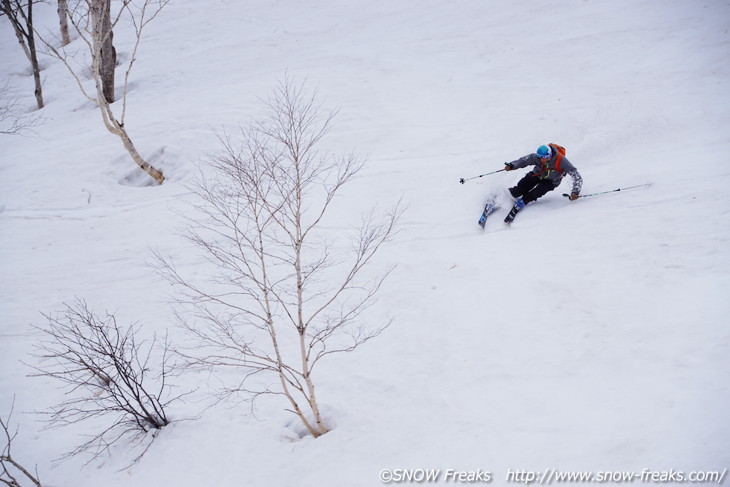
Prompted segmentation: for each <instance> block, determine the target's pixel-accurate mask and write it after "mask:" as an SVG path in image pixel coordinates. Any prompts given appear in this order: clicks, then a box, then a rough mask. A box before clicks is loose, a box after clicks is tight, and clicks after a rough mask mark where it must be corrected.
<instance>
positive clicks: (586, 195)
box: [563, 183, 651, 198]
mask: <svg viewBox="0 0 730 487" xmlns="http://www.w3.org/2000/svg"><path fill="white" fill-rule="evenodd" d="M650 185H651V183H646V184H637V185H636V186H629V187H628V188H618V189H612V190H610V191H601V192H600V193H591V194H582V195H579V196H578V198H588V197H589V196H598V195H599V194H607V193H616V192H617V191H628V190H629V189H636V188H643V187H646V186H650ZM563 196H565V197H566V198H567V197H568V196H570V195H569V194H568V193H563Z"/></svg>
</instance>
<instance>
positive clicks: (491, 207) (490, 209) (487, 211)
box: [479, 201, 499, 228]
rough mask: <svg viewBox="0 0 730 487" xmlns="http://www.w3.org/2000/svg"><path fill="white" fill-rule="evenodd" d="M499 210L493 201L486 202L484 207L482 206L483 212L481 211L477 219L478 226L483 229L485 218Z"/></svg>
mask: <svg viewBox="0 0 730 487" xmlns="http://www.w3.org/2000/svg"><path fill="white" fill-rule="evenodd" d="M498 209H499V206H497V205H496V204H495V203H494V201H488V202H487V204H486V205H484V211H482V216H480V217H479V226H480V227H482V228H484V225H486V223H487V217H488V216H489V215H491V214H492V213H494V212H495V211H497V210H498Z"/></svg>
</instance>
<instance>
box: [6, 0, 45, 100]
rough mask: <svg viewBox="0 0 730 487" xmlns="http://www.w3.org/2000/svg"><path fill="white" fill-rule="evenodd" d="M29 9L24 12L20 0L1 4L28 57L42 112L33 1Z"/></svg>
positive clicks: (28, 6) (36, 95)
mask: <svg viewBox="0 0 730 487" xmlns="http://www.w3.org/2000/svg"><path fill="white" fill-rule="evenodd" d="M27 8H28V13H26V12H24V11H23V5H22V4H21V2H20V1H18V0H14V1H13V2H11V1H10V0H2V3H0V11H2V13H4V14H5V15H6V16H7V17H8V19H9V20H10V23H11V24H12V25H13V30H14V31H15V36H16V37H17V38H18V43H19V44H20V47H21V48H22V49H23V52H25V55H26V56H27V57H28V61H30V66H31V69H32V71H33V79H34V81H35V98H36V102H37V104H38V109H39V110H40V109H41V108H43V107H44V105H45V104H44V102H43V85H42V84H41V68H40V65H39V64H38V56H37V55H36V47H35V31H34V30H33V0H28V4H27ZM26 41H27V42H26Z"/></svg>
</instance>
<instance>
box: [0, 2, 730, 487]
mask: <svg viewBox="0 0 730 487" xmlns="http://www.w3.org/2000/svg"><path fill="white" fill-rule="evenodd" d="M52 3H53V2H52ZM35 15H36V22H37V23H38V24H39V25H40V26H41V29H43V30H55V29H56V23H57V16H56V12H55V3H54V5H48V4H47V5H44V4H41V5H37V6H36V12H35ZM729 28H730V2H727V1H724V0H718V1H686V0H614V1H595V0H583V1H579V0H571V1H557V0H549V1H544V2H535V1H528V0H512V1H505V0H464V1H459V2H445V1H416V0H398V1H392V0H387V1H386V0H368V1H364V0H351V1H348V2H336V1H322V0H316V1H312V2H301V1H296V0H278V1H254V2H239V1H223V0H210V1H207V2H199V1H194V0H175V1H173V2H171V3H170V4H169V5H168V6H167V7H166V8H165V9H164V10H163V11H162V12H161V14H160V16H159V17H158V18H157V19H155V21H154V22H153V23H151V24H150V25H149V27H148V30H147V31H146V33H145V37H144V39H143V42H142V45H141V48H140V52H139V53H138V60H137V62H136V64H135V66H134V68H133V70H132V73H131V87H130V92H129V99H128V114H127V128H128V130H129V132H130V134H131V136H132V138H133V140H134V141H135V143H136V145H137V147H138V148H139V149H140V152H141V153H142V154H143V155H145V156H147V157H149V158H150V159H151V160H152V162H153V163H154V164H156V165H157V166H159V167H160V168H161V169H163V170H164V171H165V174H166V175H167V177H168V180H167V182H166V183H165V184H163V185H162V186H147V185H145V184H143V182H144V178H143V177H139V176H138V173H139V171H138V170H137V169H136V166H135V165H134V164H133V162H132V160H131V158H130V157H129V156H128V155H127V154H126V152H125V151H124V149H123V147H122V145H121V142H120V141H119V139H118V138H116V137H115V136H113V135H111V134H109V133H108V132H107V131H106V130H105V129H104V128H103V126H102V123H101V119H100V116H99V114H98V111H97V109H96V108H95V107H94V106H93V105H91V104H90V103H89V102H88V101H86V100H85V99H84V98H83V97H82V96H81V94H80V92H79V90H78V87H77V86H76V84H75V81H74V80H73V79H72V78H71V77H70V75H69V74H68V72H67V71H66V68H65V67H64V66H63V65H61V64H60V63H59V62H58V61H56V60H54V59H52V58H50V57H42V58H41V61H42V65H43V68H44V69H43V72H42V77H43V82H44V94H45V97H46V101H47V106H46V108H44V109H43V110H42V111H41V112H40V114H41V115H42V117H43V120H42V124H41V125H40V126H38V127H37V128H36V130H35V132H34V133H26V134H25V135H24V136H0V207H2V208H4V210H3V211H2V213H0V266H1V270H0V296H1V298H0V302H1V304H0V322H1V323H2V325H1V326H2V328H1V329H0V337H1V339H0V412H1V413H2V414H3V416H5V415H6V414H7V411H8V410H9V408H10V405H11V403H12V401H13V396H15V414H14V416H13V421H14V423H16V424H18V425H19V427H20V434H19V435H18V437H17V438H16V439H15V441H14V443H13V448H14V451H13V453H14V455H15V457H16V458H18V459H20V460H21V461H24V463H26V464H27V465H30V466H36V465H37V468H38V472H39V474H40V477H41V480H42V481H43V482H44V485H48V486H74V487H86V486H88V487H91V486H105V487H122V486H159V485H172V486H176V487H187V486H191V487H192V486H201V485H209V486H249V485H250V486H377V485H382V484H381V482H380V480H379V472H380V471H381V470H382V469H385V468H391V469H396V468H424V469H442V470H445V469H449V468H452V469H458V470H464V471H476V470H478V469H481V470H482V471H491V472H492V473H493V481H492V484H493V485H505V484H506V483H507V477H506V476H507V473H508V469H526V470H536V471H543V470H545V469H547V468H556V469H562V470H580V471H599V470H600V471H605V470H610V471H639V472H640V471H641V470H642V469H644V468H649V469H653V470H662V469H664V470H669V469H672V468H673V469H675V470H684V471H691V470H719V471H722V470H723V469H724V468H726V467H730V421H728V410H730V387H729V381H728V378H729V377H730V354H729V346H730V326H729V323H730V320H729V319H728V312H730V305H729V304H728V303H729V302H730V300H729V299H728V296H729V295H730V292H729V291H730V247H729V240H728V239H729V238H730V186H729V185H728V179H727V178H728V177H730V165H728V151H729V150H730V131H729V130H728V127H730V99H729V98H728V94H730V63H728V59H730V33H729V32H728V29H729ZM114 40H115V44H116V48H117V51H118V55H119V56H120V59H121V60H123V61H124V60H126V59H128V56H129V54H130V52H131V49H132V37H131V36H130V34H129V31H128V30H125V29H123V28H121V27H120V28H119V29H118V30H117V32H116V33H115V38H114ZM74 45H75V46H77V47H78V48H79V49H81V48H82V45H81V43H80V41H79V40H76V41H75V44H74ZM0 52H1V53H2V55H0V76H1V77H2V80H0V81H4V80H9V82H10V84H11V86H12V87H13V89H15V90H16V92H17V93H18V94H19V96H20V97H21V100H20V101H21V103H22V106H23V107H25V108H26V109H27V110H29V111H30V110H32V109H33V106H34V97H33V92H32V91H33V81H32V77H31V76H30V70H29V67H28V62H27V60H26V59H25V57H24V55H23V53H22V51H21V50H20V49H19V47H18V46H17V41H16V39H15V36H14V34H13V32H12V29H11V28H10V25H9V23H8V21H7V19H5V18H0ZM118 76H119V78H118V86H121V84H122V81H123V72H118ZM285 76H289V77H291V78H293V79H296V80H299V81H302V80H305V79H306V83H307V86H309V87H310V88H317V89H318V90H319V93H320V95H321V97H322V99H323V101H324V103H325V105H326V106H327V107H330V108H333V109H338V110H339V112H338V115H337V117H336V118H335V121H334V124H333V129H332V131H331V133H330V135H329V136H328V137H327V138H326V139H324V140H323V142H322V144H323V145H324V147H325V148H326V149H327V150H332V151H334V152H342V151H346V150H354V151H356V152H358V153H360V154H363V155H367V157H368V160H369V162H368V165H367V166H366V169H365V170H364V171H363V172H362V173H361V175H360V177H359V178H358V179H357V180H356V181H355V182H353V183H351V184H350V185H349V186H345V187H344V188H343V192H342V197H341V198H340V199H338V200H337V206H336V208H335V210H334V212H333V214H332V215H330V219H329V220H328V223H327V225H328V226H327V227H326V230H327V231H328V232H331V237H332V238H336V237H338V236H340V235H342V234H344V233H345V232H346V231H347V230H349V229H351V227H352V226H353V225H354V223H356V221H359V218H360V215H361V214H363V213H365V212H367V211H368V209H369V208H370V207H372V206H377V207H378V208H381V209H382V208H388V207H390V206H392V205H393V204H394V203H395V202H396V201H397V200H399V199H400V198H403V200H404V201H405V203H406V204H407V206H408V209H407V211H406V213H405V214H404V216H403V218H402V220H401V222H400V226H399V228H400V231H399V233H398V234H397V235H396V237H395V238H394V239H393V240H392V242H390V243H389V244H388V245H387V246H386V247H384V248H383V250H382V252H381V254H380V255H379V258H378V262H377V265H386V264H389V263H395V264H398V267H397V269H396V271H395V272H394V273H393V274H392V275H391V276H390V278H389V280H388V281H387V284H386V286H385V287H384V288H383V290H382V292H381V295H380V299H379V301H378V303H377V305H376V306H374V307H372V308H370V309H369V310H368V312H367V313H366V316H364V317H363V318H364V319H365V320H367V322H369V323H378V322H383V321H385V320H387V319H388V318H389V317H393V318H395V321H394V323H393V325H392V326H391V327H390V328H388V329H387V330H386V331H385V332H384V333H383V334H382V335H381V336H380V337H378V338H377V339H375V340H373V341H370V342H368V343H367V344H365V345H364V346H363V347H361V348H359V349H358V350H357V351H356V352H354V353H351V354H341V355H335V356H332V357H330V359H329V361H326V362H323V363H322V367H321V368H320V369H318V370H317V375H316V377H315V381H316V383H317V386H318V393H319V398H320V400H321V401H322V403H323V405H324V409H325V411H326V419H327V421H328V422H329V423H330V424H331V425H333V426H334V428H333V430H332V431H331V432H330V433H328V434H326V435H324V436H322V437H321V438H318V439H313V438H311V437H309V436H304V437H302V435H301V427H300V426H299V424H298V423H297V419H296V418H295V417H294V416H293V415H292V414H291V413H288V412H286V411H285V408H286V407H287V404H286V403H285V402H284V400H283V399H282V398H280V397H277V396H273V397H268V398H264V399H263V400H261V401H259V402H257V404H256V409H255V413H254V414H251V411H250V408H249V406H248V405H247V404H245V403H238V402H224V403H220V404H217V405H216V406H214V407H210V408H204V406H205V405H207V404H209V403H206V402H205V401H204V399H205V396H206V394H204V392H205V391H206V390H207V388H208V378H207V377H201V376H200V375H197V374H189V375H184V376H182V377H180V378H179V379H178V385H179V386H180V388H181V389H185V388H190V387H198V388H199V393H198V394H197V395H196V396H194V398H191V399H190V400H188V401H187V402H184V403H179V404H175V405H173V406H171V414H172V416H173V417H174V418H181V419H186V418H187V419H188V420H186V421H178V422H176V423H173V425H171V426H169V427H167V428H165V429H163V430H162V432H161V433H160V434H159V435H158V437H157V438H156V440H155V441H154V442H153V443H152V446H151V448H150V449H149V450H148V451H147V453H146V454H145V455H144V456H143V457H142V458H141V460H139V461H138V462H137V463H134V464H132V465H129V464H130V461H131V459H132V458H133V457H132V455H133V453H132V452H131V451H130V450H128V449H126V448H124V447H123V446H124V445H121V446H120V447H118V448H115V449H114V451H113V455H112V456H111V457H108V456H104V457H102V458H100V460H99V461H97V462H94V463H92V464H90V465H88V466H84V463H85V459H82V458H73V459H70V460H66V461H63V462H59V461H56V460H57V459H58V458H59V457H60V456H61V455H62V454H63V453H64V452H65V451H67V450H68V449H70V448H72V447H73V446H74V445H77V444H78V443H79V442H80V439H81V437H82V435H84V434H88V433H90V432H92V431H94V427H95V426H98V425H77V426H76V427H69V428H64V429H54V430H48V429H45V428H44V424H43V423H42V422H41V420H42V415H41V414H40V412H41V411H43V410H46V409H47V408H48V407H49V406H51V405H52V404H54V403H56V402H58V400H59V399H62V392H61V390H60V389H58V385H57V384H55V383H54V382H52V381H50V380H47V379H42V378H30V377H28V375H29V374H30V373H31V372H32V371H31V369H30V368H29V366H28V365H27V364H28V363H29V362H32V360H33V359H32V358H30V357H29V353H30V352H32V350H33V345H34V343H35V342H36V341H37V340H38V332H37V331H34V330H33V328H32V326H31V325H43V324H44V323H45V321H44V319H43V317H42V316H41V312H43V313H50V312H54V311H58V310H60V309H62V304H63V303H64V302H71V301H72V300H73V299H74V297H81V298H84V299H86V300H87V301H88V303H89V305H90V306H92V307H93V308H94V309H95V310H97V311H99V312H103V311H104V310H109V311H114V312H116V314H117V318H118V319H119V320H120V321H121V322H123V323H130V322H135V321H139V322H140V323H141V324H142V325H143V329H142V330H143V332H144V333H149V334H151V333H153V332H157V333H158V334H164V333H165V330H169V331H170V335H171V338H172V339H176V338H180V339H183V338H182V337H183V333H182V331H181V330H179V329H178V328H176V326H175V324H174V320H173V319H172V310H171V308H170V306H169V305H168V303H167V299H168V296H169V292H170V286H169V284H167V283H166V282H164V281H163V280H162V279H161V278H160V277H159V276H158V274H157V273H155V272H154V270H153V268H152V267H151V265H150V262H151V260H152V259H151V257H152V250H153V249H159V250H161V251H162V252H166V253H169V254H172V255H173V256H174V257H175V258H178V259H180V260H181V261H182V262H184V265H185V266H187V267H186V269H187V270H189V271H190V272H195V273H199V274H205V273H206V272H210V264H209V263H208V262H207V261H206V260H205V259H204V258H202V256H200V255H199V254H197V253H194V252H190V251H189V247H188V246H187V245H186V244H184V243H183V241H182V239H181V238H180V236H179V231H178V230H179V228H180V226H181V225H182V223H183V222H182V220H181V218H180V215H179V211H180V210H182V209H183V208H184V206H182V201H183V200H184V199H186V198H187V197H188V194H189V189H188V187H189V183H190V182H191V179H192V178H193V177H194V176H195V174H196V172H197V170H198V166H199V165H200V162H201V160H203V159H204V158H205V157H206V156H207V155H208V154H210V153H212V152H214V151H215V150H217V149H218V143H217V141H216V137H215V134H214V130H220V129H227V130H229V131H235V130H236V129H237V126H238V125H244V126H245V125H246V124H248V123H249V121H250V120H251V119H252V118H255V117H258V116H259V115H260V114H261V111H262V103H261V99H262V98H265V97H266V96H267V95H268V94H269V93H270V91H271V89H272V88H273V87H274V85H275V84H276V83H277V82H278V81H280V80H282V79H283V78H284V77H285ZM84 82H87V83H88V80H84ZM546 142H556V143H558V144H561V145H563V146H565V147H566V148H567V150H568V154H567V156H568V158H569V159H570V160H571V162H573V163H574V164H575V165H576V166H577V167H578V169H579V170H580V172H581V174H582V176H583V178H584V186H583V192H584V194H588V193H593V192H600V191H607V190H612V189H616V188H619V187H626V186H633V185H637V184H643V183H652V184H651V186H649V187H646V188H640V189H636V190H631V191H626V192H618V193H611V194H607V195H604V196H596V197H591V198H584V199H579V200H578V201H575V202H569V201H568V200H567V199H566V198H564V197H563V196H562V193H564V192H567V191H568V190H569V188H570V181H569V179H568V178H566V180H565V181H564V182H563V184H562V186H561V187H560V188H558V189H557V190H556V191H554V192H552V193H549V194H548V195H547V196H545V197H543V198H542V199H540V200H539V201H538V202H537V203H535V204H532V205H530V206H528V207H527V208H526V209H525V210H524V211H523V212H522V213H521V214H520V215H518V217H517V219H516V220H515V222H514V224H513V225H512V227H511V228H506V227H504V225H503V224H502V222H501V220H502V219H503V217H504V214H505V213H506V211H507V209H508V208H506V207H503V208H502V210H500V211H499V212H497V213H496V214H494V215H492V217H490V219H489V221H488V222H487V227H486V230H485V231H482V230H481V229H479V227H478V226H477V224H476V222H477V219H478V217H479V214H480V212H481V207H482V205H483V203H484V201H485V199H486V197H487V195H488V194H490V193H492V192H494V191H503V189H504V188H506V187H508V186H510V185H513V184H514V183H515V182H516V181H517V180H518V179H519V178H520V177H521V176H523V175H524V173H525V170H520V171H515V172H510V173H504V172H503V173H499V174H496V175H493V176H489V177H484V178H478V179H475V180H471V181H468V182H467V183H466V184H464V185H461V184H459V182H458V181H459V178H461V177H471V176H475V175H478V174H482V173H485V172H490V171H493V170H497V169H500V168H501V167H503V166H502V164H503V162H504V161H510V160H514V159H517V158H518V157H520V156H522V155H525V154H527V153H529V152H531V151H534V150H535V148H536V147H537V146H538V145H540V144H544V143H546ZM145 177H146V176H145ZM505 204H507V202H506V201H505ZM723 296H724V297H723Z"/></svg>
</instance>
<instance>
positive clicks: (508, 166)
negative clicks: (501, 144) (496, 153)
mask: <svg viewBox="0 0 730 487" xmlns="http://www.w3.org/2000/svg"><path fill="white" fill-rule="evenodd" d="M514 168H515V167H514V166H513V165H512V164H510V163H509V162H505V163H504V170H505V171H511V170H512V169H514Z"/></svg>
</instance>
